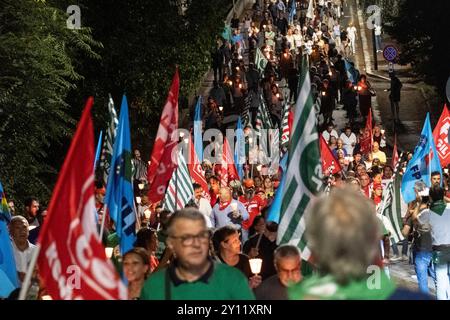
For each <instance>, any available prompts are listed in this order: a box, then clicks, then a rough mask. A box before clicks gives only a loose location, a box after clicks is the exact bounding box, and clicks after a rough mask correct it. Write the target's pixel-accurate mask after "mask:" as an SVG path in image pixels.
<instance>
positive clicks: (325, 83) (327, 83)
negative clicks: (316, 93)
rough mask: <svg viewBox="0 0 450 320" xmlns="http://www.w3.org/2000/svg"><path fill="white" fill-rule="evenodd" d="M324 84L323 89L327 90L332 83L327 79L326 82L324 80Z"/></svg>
mask: <svg viewBox="0 0 450 320" xmlns="http://www.w3.org/2000/svg"><path fill="white" fill-rule="evenodd" d="M322 84H323V87H324V88H325V89H326V88H328V86H329V84H330V82H329V81H328V79H325V80H323V82H322Z"/></svg>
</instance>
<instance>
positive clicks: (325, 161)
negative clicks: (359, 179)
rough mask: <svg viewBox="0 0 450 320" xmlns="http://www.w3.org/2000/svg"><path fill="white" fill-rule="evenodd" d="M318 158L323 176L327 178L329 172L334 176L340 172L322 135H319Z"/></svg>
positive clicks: (337, 163)
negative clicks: (320, 161) (319, 158)
mask: <svg viewBox="0 0 450 320" xmlns="http://www.w3.org/2000/svg"><path fill="white" fill-rule="evenodd" d="M320 156H321V159H322V172H323V174H324V175H325V176H329V175H330V172H331V174H335V173H338V172H341V171H342V168H341V165H340V164H339V162H338V161H337V159H336V157H335V156H334V154H333V152H331V150H330V147H329V146H328V144H327V143H326V141H325V138H324V137H323V136H322V135H320Z"/></svg>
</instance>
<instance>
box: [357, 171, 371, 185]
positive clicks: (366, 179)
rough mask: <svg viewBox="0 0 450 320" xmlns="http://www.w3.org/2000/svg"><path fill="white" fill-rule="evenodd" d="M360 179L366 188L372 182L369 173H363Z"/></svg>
mask: <svg viewBox="0 0 450 320" xmlns="http://www.w3.org/2000/svg"><path fill="white" fill-rule="evenodd" d="M359 181H360V182H361V188H365V187H367V186H368V185H369V184H370V177H369V175H368V174H367V173H363V174H361V175H360V177H359Z"/></svg>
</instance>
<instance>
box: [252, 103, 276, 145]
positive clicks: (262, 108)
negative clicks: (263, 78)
mask: <svg viewBox="0 0 450 320" xmlns="http://www.w3.org/2000/svg"><path fill="white" fill-rule="evenodd" d="M272 127H273V125H272V118H271V117H270V114H269V111H268V110H267V106H266V102H265V100H264V97H263V96H262V95H261V96H260V101H259V108H258V113H257V114H256V123H255V131H256V135H257V136H261V129H270V128H272Z"/></svg>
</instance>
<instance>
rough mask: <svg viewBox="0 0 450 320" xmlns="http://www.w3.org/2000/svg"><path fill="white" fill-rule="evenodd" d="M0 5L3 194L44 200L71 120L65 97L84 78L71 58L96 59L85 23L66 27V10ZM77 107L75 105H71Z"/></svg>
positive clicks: (18, 2)
mask: <svg viewBox="0 0 450 320" xmlns="http://www.w3.org/2000/svg"><path fill="white" fill-rule="evenodd" d="M1 6H2V8H1V10H0V61H1V68H0V164H1V165H0V179H1V180H2V182H3V184H4V188H5V190H6V192H7V193H8V197H9V198H12V199H14V200H15V201H16V202H18V203H19V204H20V203H21V201H23V200H24V198H25V197H26V196H30V195H35V196H38V197H39V198H40V199H42V200H47V199H48V198H49V194H50V192H51V188H52V187H53V183H54V181H55V178H56V170H55V169H54V167H53V166H52V161H51V160H50V159H51V158H52V156H53V150H55V149H58V148H60V147H61V142H62V141H63V139H64V138H65V137H69V136H70V135H71V133H72V131H73V128H74V124H75V123H76V121H75V120H74V119H73V117H71V115H70V113H69V111H70V109H69V105H68V104H67V103H66V101H65V99H66V96H67V94H68V92H69V91H70V90H74V89H76V85H75V84H76V82H77V81H80V80H82V79H83V77H82V76H81V75H80V74H79V73H78V72H77V70H76V67H75V65H76V64H75V63H74V61H76V60H77V59H79V58H80V57H81V58H83V59H84V57H88V58H89V59H92V58H97V59H98V58H99V55H98V54H97V53H96V52H95V48H99V46H100V44H99V43H97V42H95V41H94V40H93V39H92V37H91V35H90V31H89V29H87V28H84V29H82V30H77V31H74V30H69V29H67V28H66V19H67V18H66V14H65V12H63V11H61V10H59V9H56V8H54V7H51V6H49V5H48V4H46V3H42V2H36V1H33V0H3V1H2V2H1ZM76 107H77V108H80V106H76Z"/></svg>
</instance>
